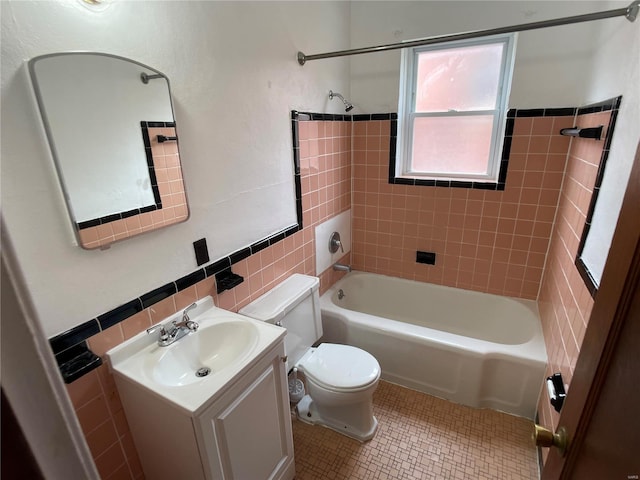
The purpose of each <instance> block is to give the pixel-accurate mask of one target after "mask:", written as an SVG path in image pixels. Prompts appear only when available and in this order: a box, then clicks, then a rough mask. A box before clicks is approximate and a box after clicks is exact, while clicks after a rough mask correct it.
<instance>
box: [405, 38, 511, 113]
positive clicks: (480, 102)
mask: <svg viewBox="0 0 640 480" xmlns="http://www.w3.org/2000/svg"><path fill="white" fill-rule="evenodd" d="M503 47H504V45H503V44H502V43H499V44H492V45H477V46H472V47H462V48H460V47H459V48H448V49H444V50H434V51H427V52H421V53H419V54H418V73H417V82H416V105H415V111H416V112H447V111H450V110H458V111H468V110H484V109H494V108H495V105H496V97H497V95H498V85H499V82H500V66H501V62H502V50H503Z"/></svg>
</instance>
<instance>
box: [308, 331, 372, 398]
mask: <svg viewBox="0 0 640 480" xmlns="http://www.w3.org/2000/svg"><path fill="white" fill-rule="evenodd" d="M298 366H299V367H301V369H302V370H303V372H304V374H305V375H306V376H307V378H309V379H310V380H312V381H313V382H315V383H316V384H318V385H319V386H321V387H323V388H325V389H327V390H330V391H335V392H345V393H347V392H357V391H361V390H365V389H367V388H369V387H370V386H371V385H372V384H374V383H376V382H377V381H378V379H379V378H380V364H378V361H377V360H376V359H375V357H374V356H373V355H371V354H370V353H369V352H366V351H364V350H362V349H360V348H356V347H352V346H350V345H340V344H335V343H321V344H320V345H319V346H318V347H317V348H312V349H310V351H309V352H308V353H307V354H306V355H304V357H303V358H302V359H300V361H299V362H298Z"/></svg>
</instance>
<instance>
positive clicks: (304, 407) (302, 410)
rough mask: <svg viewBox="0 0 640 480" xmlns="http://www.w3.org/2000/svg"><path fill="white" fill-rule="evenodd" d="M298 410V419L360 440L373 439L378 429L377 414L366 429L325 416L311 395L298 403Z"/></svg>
mask: <svg viewBox="0 0 640 480" xmlns="http://www.w3.org/2000/svg"><path fill="white" fill-rule="evenodd" d="M296 412H297V414H298V419H299V420H301V421H303V422H304V423H308V424H310V425H321V426H323V427H327V428H330V429H331V430H334V431H336V432H338V433H341V434H343V435H346V436H347V437H351V438H353V439H355V440H358V441H360V442H367V441H369V440H371V439H372V438H373V437H374V436H375V434H376V430H377V429H378V420H377V419H376V417H375V416H372V419H373V420H372V421H369V422H367V423H368V426H369V427H370V428H367V429H366V430H363V429H360V428H357V427H356V426H354V425H350V424H349V423H347V422H343V421H340V420H339V419H332V418H328V417H323V416H322V415H321V414H320V412H319V411H318V408H317V406H316V404H315V402H314V401H313V399H312V398H311V397H310V396H309V395H305V396H304V397H303V398H302V400H300V401H299V402H298V405H296Z"/></svg>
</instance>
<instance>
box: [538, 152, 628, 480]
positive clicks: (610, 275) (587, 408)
mask: <svg viewBox="0 0 640 480" xmlns="http://www.w3.org/2000/svg"><path fill="white" fill-rule="evenodd" d="M558 425H559V427H564V428H566V430H567V433H568V439H569V447H568V449H567V452H566V455H565V456H562V455H561V454H560V453H559V452H558V450H557V449H554V448H552V449H551V450H550V452H549V456H548V458H547V462H546V464H545V467H544V469H543V471H542V479H543V480H551V479H558V478H567V479H570V478H576V479H587V480H588V479H591V478H593V479H622V480H625V479H637V478H639V476H640V145H639V146H638V151H637V152H636V157H635V161H634V165H633V168H632V171H631V175H630V178H629V184H628V187H627V191H626V194H625V197H624V201H623V205H622V209H621V211H620V216H619V219H618V224H617V227H616V231H615V234H614V237H613V240H612V243H611V248H610V251H609V256H608V258H607V263H606V265H605V269H604V272H603V275H602V281H601V283H600V288H599V290H598V293H597V295H596V298H595V303H594V307H593V311H592V314H591V318H590V320H589V325H588V327H587V331H586V333H585V337H584V341H583V344H582V347H581V350H580V355H579V357H578V361H577V364H576V370H575V373H574V376H573V379H572V382H571V387H570V389H569V392H568V395H567V398H566V402H565V405H564V407H563V409H562V412H561V414H560V420H559V423H558Z"/></svg>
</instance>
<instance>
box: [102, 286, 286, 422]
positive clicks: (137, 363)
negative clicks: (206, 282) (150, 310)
mask: <svg viewBox="0 0 640 480" xmlns="http://www.w3.org/2000/svg"><path fill="white" fill-rule="evenodd" d="M196 303H197V304H198V306H197V307H196V308H195V309H194V310H193V311H191V312H189V317H190V318H191V320H193V321H194V322H197V323H198V324H199V326H200V327H199V328H198V330H197V331H196V332H191V333H189V334H187V335H185V336H184V337H182V338H181V339H179V340H177V341H175V342H174V343H173V344H171V345H169V346H166V347H161V346H159V345H158V336H159V334H158V333H153V334H151V335H148V334H147V333H146V332H142V333H139V334H138V335H136V336H135V337H133V338H131V339H129V340H127V341H126V342H124V343H122V344H120V345H118V346H117V347H115V348H112V349H111V350H109V351H108V352H107V358H108V359H109V364H110V365H111V368H112V370H113V373H114V376H115V378H116V383H117V384H118V388H120V382H127V384H135V385H137V386H138V387H142V388H145V389H147V390H150V391H152V392H153V393H154V394H156V395H159V396H160V397H162V398H164V399H166V400H167V401H169V402H171V403H172V404H174V405H176V406H178V407H180V408H181V409H183V410H185V411H186V412H189V413H198V412H199V411H200V410H202V409H204V408H205V407H206V405H208V404H210V403H211V402H213V401H215V398H216V397H217V395H218V393H221V392H222V391H223V390H225V388H224V387H225V386H227V385H229V384H230V383H232V382H234V381H235V380H237V379H238V378H240V377H241V376H242V375H243V374H244V373H246V372H247V371H248V370H249V369H250V368H251V366H252V364H253V362H254V360H256V359H257V358H258V357H260V356H261V355H262V353H264V352H266V351H267V350H269V349H270V348H271V347H273V346H274V345H276V344H277V343H278V342H279V341H280V340H281V339H282V338H283V337H284V335H285V333H286V330H285V329H284V328H280V327H276V326H275V325H271V324H268V323H265V322H260V321H257V320H253V319H251V318H248V317H245V316H243V315H239V314H237V313H233V312H229V311H226V310H222V309H220V308H217V307H215V306H214V305H213V299H212V298H211V297H206V298H205V299H202V300H199V301H198V302H196ZM181 316H182V312H179V313H177V314H174V315H172V316H171V317H168V318H166V319H165V320H163V321H162V322H160V323H162V324H163V325H168V324H170V323H171V322H172V321H173V320H180V319H181ZM198 373H199V374H200V375H197V374H198Z"/></svg>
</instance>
